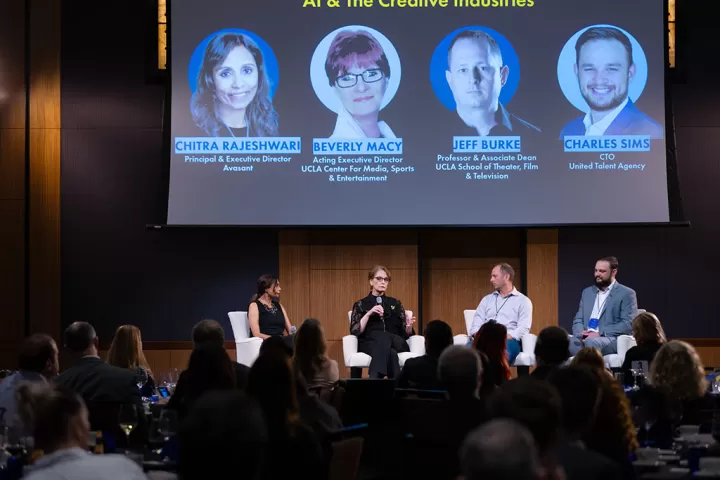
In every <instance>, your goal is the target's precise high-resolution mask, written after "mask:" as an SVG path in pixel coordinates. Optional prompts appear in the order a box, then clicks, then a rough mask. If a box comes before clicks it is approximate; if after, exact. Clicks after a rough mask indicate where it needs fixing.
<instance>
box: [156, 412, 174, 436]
mask: <svg viewBox="0 0 720 480" xmlns="http://www.w3.org/2000/svg"><path fill="white" fill-rule="evenodd" d="M177 428H178V419H177V412H176V411H175V410H168V409H167V408H166V409H163V411H162V412H160V418H159V420H158V431H159V432H160V433H161V434H162V435H163V436H164V437H165V441H168V440H169V439H170V437H172V436H173V435H175V434H176V433H177Z"/></svg>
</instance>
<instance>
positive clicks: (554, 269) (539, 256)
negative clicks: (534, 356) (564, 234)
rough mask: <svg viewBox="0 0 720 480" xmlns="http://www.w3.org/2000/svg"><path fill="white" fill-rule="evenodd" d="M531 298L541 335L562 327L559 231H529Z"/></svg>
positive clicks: (528, 292) (529, 294)
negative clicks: (559, 312) (556, 326)
mask: <svg viewBox="0 0 720 480" xmlns="http://www.w3.org/2000/svg"><path fill="white" fill-rule="evenodd" d="M526 259H527V295H528V297H530V299H531V300H532V302H533V324H532V328H531V329H530V331H531V332H532V333H534V334H537V333H538V332H539V331H540V330H542V329H543V328H545V327H547V326H550V325H558V232H557V230H528V232H527V255H526Z"/></svg>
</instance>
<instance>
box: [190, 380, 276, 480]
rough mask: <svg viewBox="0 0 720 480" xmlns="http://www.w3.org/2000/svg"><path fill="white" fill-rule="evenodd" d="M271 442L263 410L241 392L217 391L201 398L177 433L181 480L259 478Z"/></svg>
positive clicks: (254, 479) (252, 479)
mask: <svg viewBox="0 0 720 480" xmlns="http://www.w3.org/2000/svg"><path fill="white" fill-rule="evenodd" d="M267 442H268V433H267V427H266V425H265V419H264V415H263V412H262V409H261V408H260V406H259V405H258V404H257V402H256V401H254V400H253V399H251V398H249V397H247V396H246V395H245V394H243V393H242V392H239V391H215V392H210V393H207V394H205V395H203V396H202V397H200V398H199V399H198V400H197V401H196V402H195V403H194V404H193V406H192V408H191V409H190V411H189V413H188V416H187V418H186V419H185V420H184V421H183V423H182V425H181V427H180V431H179V432H178V447H179V463H178V473H179V478H180V479H182V480H195V479H205V478H224V477H226V476H227V475H228V472H240V471H241V472H242V478H247V479H249V480H256V479H258V478H260V475H261V473H262V467H263V464H264V462H265V458H266V457H265V451H266V446H267Z"/></svg>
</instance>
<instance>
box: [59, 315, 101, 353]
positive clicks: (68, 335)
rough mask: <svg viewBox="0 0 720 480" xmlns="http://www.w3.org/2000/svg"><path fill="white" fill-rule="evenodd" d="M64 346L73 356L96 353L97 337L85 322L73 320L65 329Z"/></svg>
mask: <svg viewBox="0 0 720 480" xmlns="http://www.w3.org/2000/svg"><path fill="white" fill-rule="evenodd" d="M65 348H67V349H68V350H69V351H70V352H71V353H72V354H74V355H75V356H81V355H82V356H85V355H94V356H97V354H98V337H97V333H95V329H94V328H93V326H92V325H90V324H89V323H87V322H74V323H72V324H70V326H69V327H67V328H66V329H65Z"/></svg>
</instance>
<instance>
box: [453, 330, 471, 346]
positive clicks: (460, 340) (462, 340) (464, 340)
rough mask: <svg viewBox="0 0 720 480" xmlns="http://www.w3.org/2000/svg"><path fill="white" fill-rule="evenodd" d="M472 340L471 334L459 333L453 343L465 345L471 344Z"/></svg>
mask: <svg viewBox="0 0 720 480" xmlns="http://www.w3.org/2000/svg"><path fill="white" fill-rule="evenodd" d="M471 340H472V338H471V337H470V336H469V335H465V334H464V333H459V334H457V335H455V336H454V337H453V345H460V346H463V347H464V346H466V345H467V344H469V343H470V341H471Z"/></svg>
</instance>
